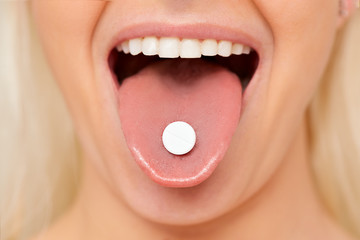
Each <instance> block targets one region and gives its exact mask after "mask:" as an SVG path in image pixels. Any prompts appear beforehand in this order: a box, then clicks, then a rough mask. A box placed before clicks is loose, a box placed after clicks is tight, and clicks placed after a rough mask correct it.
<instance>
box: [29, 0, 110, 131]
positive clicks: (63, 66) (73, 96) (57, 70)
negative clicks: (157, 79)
mask: <svg viewBox="0 0 360 240" xmlns="http://www.w3.org/2000/svg"><path fill="white" fill-rule="evenodd" d="M31 4H32V6H31V7H32V12H33V16H34V20H35V23H36V26H37V30H38V33H39V36H40V39H41V41H42V45H43V47H44V50H45V54H46V57H47V58H48V62H49V64H50V67H51V69H52V71H53V74H54V76H55V79H56V81H57V83H58V85H59V86H60V88H61V91H62V93H63V95H64V98H65V101H66V102H67V105H68V107H69V109H70V111H71V113H72V115H73V118H74V122H75V124H76V125H83V124H84V123H86V121H87V119H88V118H87V116H88V115H89V113H88V112H86V111H88V110H89V108H84V107H82V106H84V105H88V104H89V103H88V102H89V101H92V100H91V99H92V98H91V96H92V89H91V87H90V86H91V82H92V80H93V73H92V58H91V42H92V34H93V30H94V29H95V27H96V24H97V21H98V18H99V16H100V13H101V12H102V9H103V7H104V5H105V3H104V2H103V1H91V2H90V1H42V0H33V1H32V2H31ZM79 122H80V123H81V124H77V123H79Z"/></svg>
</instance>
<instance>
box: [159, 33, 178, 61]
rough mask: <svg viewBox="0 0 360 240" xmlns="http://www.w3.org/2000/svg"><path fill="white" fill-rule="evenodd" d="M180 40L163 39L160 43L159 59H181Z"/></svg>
mask: <svg viewBox="0 0 360 240" xmlns="http://www.w3.org/2000/svg"><path fill="white" fill-rule="evenodd" d="M179 44H180V40H179V39H178V38H172V37H163V38H160V41H159V57H161V58H177V57H179Z"/></svg>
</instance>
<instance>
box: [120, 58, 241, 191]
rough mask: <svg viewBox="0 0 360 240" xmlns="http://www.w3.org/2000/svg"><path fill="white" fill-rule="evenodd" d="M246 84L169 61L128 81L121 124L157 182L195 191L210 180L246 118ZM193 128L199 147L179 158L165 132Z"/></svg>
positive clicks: (199, 65) (197, 63)
mask: <svg viewBox="0 0 360 240" xmlns="http://www.w3.org/2000/svg"><path fill="white" fill-rule="evenodd" d="M241 92H242V89H241V84H240V80H239V79H238V77H237V76H236V75H235V74H233V73H231V72H229V71H228V70H227V69H225V68H223V67H220V66H217V65H214V64H211V63H207V62H205V61H203V60H200V59H197V60H165V61H160V62H157V63H155V64H152V65H150V66H148V67H146V68H144V69H143V70H142V71H140V72H139V73H138V74H136V75H134V76H132V77H129V78H127V79H125V80H124V82H123V83H122V85H121V87H120V90H119V102H120V119H121V124H122V128H123V132H124V135H125V139H126V141H127V144H128V147H129V149H130V151H131V152H132V154H133V156H134V158H135V160H136V162H137V163H138V164H139V166H140V167H141V168H142V169H143V170H144V171H145V173H146V174H147V175H148V176H149V177H150V178H151V179H152V180H154V181H155V182H157V183H159V184H161V185H164V186H169V187H190V186H194V185H197V184H199V183H201V182H202V181H204V180H205V179H207V178H208V177H209V176H210V174H211V173H212V172H213V171H214V170H215V168H216V166H217V165H218V163H219V162H220V161H221V159H222V158H223V157H224V155H225V152H226V150H227V149H228V147H229V144H230V141H231V138H232V135H233V134H234V131H235V129H236V126H237V124H238V121H239V117H240V110H241V98H242V96H241ZM174 121H184V122H187V123H189V124H190V125H191V126H192V127H193V128H194V130H195V132H196V136H197V139H196V144H195V147H194V148H193V149H192V150H191V151H190V152H189V153H187V154H185V155H182V156H176V155H173V154H171V153H170V152H168V151H167V150H166V149H165V147H164V146H163V143H162V133H163V131H164V129H165V127H166V126H167V125H168V124H170V123H172V122H174Z"/></svg>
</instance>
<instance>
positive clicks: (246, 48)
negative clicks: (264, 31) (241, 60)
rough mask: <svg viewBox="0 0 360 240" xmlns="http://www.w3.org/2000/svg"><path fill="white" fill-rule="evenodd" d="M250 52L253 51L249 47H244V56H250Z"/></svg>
mask: <svg viewBox="0 0 360 240" xmlns="http://www.w3.org/2000/svg"><path fill="white" fill-rule="evenodd" d="M250 51H251V48H250V47H249V46H244V49H243V53H244V54H249V53H250Z"/></svg>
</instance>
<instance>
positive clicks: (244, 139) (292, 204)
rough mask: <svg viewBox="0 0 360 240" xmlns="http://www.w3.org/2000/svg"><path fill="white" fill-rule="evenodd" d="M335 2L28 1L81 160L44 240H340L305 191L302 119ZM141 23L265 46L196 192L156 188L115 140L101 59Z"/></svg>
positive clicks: (117, 127) (335, 18) (111, 95)
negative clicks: (244, 36) (226, 143)
mask: <svg viewBox="0 0 360 240" xmlns="http://www.w3.org/2000/svg"><path fill="white" fill-rule="evenodd" d="M338 5H339V4H338V1H335V0H331V1H329V0H316V1H314V0H301V1H285V0H274V1H265V0H252V1H251V0H247V1H234V0H222V1H162V0H146V1H145V0H141V1H140V0H131V1H130V0H122V1H112V2H105V1H40V0H34V1H33V2H32V10H33V15H34V18H35V22H36V25H37V28H38V32H39V35H40V38H41V40H42V43H43V46H44V49H45V53H46V55H47V57H48V60H49V64H50V67H51V68H52V70H53V73H54V76H55V79H56V81H57V83H58V85H59V87H60V89H61V91H62V93H63V95H64V98H65V100H66V102H67V104H68V107H69V110H70V112H71V115H72V117H73V121H74V125H75V127H76V131H77V134H78V136H79V140H80V143H81V147H82V153H83V154H82V155H83V163H84V171H83V175H82V176H83V179H82V180H83V181H82V182H83V184H82V186H81V190H80V193H79V195H78V198H77V200H76V202H75V204H74V206H73V208H72V209H71V210H70V211H69V212H68V213H67V214H65V217H64V218H63V219H62V220H61V221H60V222H59V223H58V224H57V225H56V226H55V227H54V228H53V230H51V231H50V233H49V235H46V236H52V237H49V238H53V237H54V236H58V237H59V236H62V237H64V236H66V239H72V238H77V239H80V238H87V239H92V238H94V239H95V238H97V239H101V237H102V238H103V239H105V238H104V237H106V238H109V239H111V238H113V237H114V238H115V237H118V239H119V238H122V239H124V237H126V239H145V238H144V236H146V239H180V238H186V239H192V238H193V239H220V238H223V239H233V238H235V239H238V238H239V237H243V239H267V238H265V236H273V237H272V238H271V239H286V238H287V239H294V236H296V237H299V239H300V238H301V237H302V239H305V238H304V237H307V239H312V238H314V239H325V238H324V237H325V236H326V239H335V238H337V239H347V238H345V235H343V233H341V231H340V230H335V229H337V227H336V226H335V225H334V224H333V223H331V221H330V220H329V218H328V217H327V214H326V212H325V211H324V209H323V208H322V206H321V203H319V201H318V199H317V196H316V193H315V191H314V189H313V183H312V182H311V175H310V170H309V166H308V162H307V160H308V157H309V156H308V138H307V134H306V123H305V120H304V119H305V110H306V108H307V106H308V104H309V102H310V100H311V98H312V96H313V94H314V93H315V91H316V88H317V86H318V84H319V81H320V77H321V74H322V72H323V71H324V68H325V66H326V63H327V60H328V58H329V54H330V52H331V48H332V44H333V41H334V38H335V35H336V31H337V28H338V25H339V15H338ZM324 6H326V7H324ZM149 21H151V24H153V25H155V26H156V24H162V23H164V22H166V23H167V24H170V25H173V26H175V28H181V27H182V26H187V25H191V24H194V23H196V24H208V25H211V26H213V25H217V26H220V27H221V28H227V29H230V30H229V31H243V32H245V33H246V31H247V30H248V31H254V30H251V29H256V31H255V32H256V33H255V35H257V36H261V37H260V38H259V39H255V41H258V42H260V43H261V44H260V46H261V47H260V48H259V52H258V53H259V55H260V64H259V67H258V71H259V76H258V77H257V80H256V82H255V83H254V84H252V85H251V86H250V85H249V86H250V87H249V88H248V89H247V93H246V94H247V95H246V106H245V108H244V109H243V114H242V116H241V121H240V123H239V125H238V127H237V129H236V132H235V134H234V136H233V138H232V142H231V145H230V147H229V149H228V151H227V153H226V156H225V158H224V159H223V161H222V162H221V163H220V164H219V166H218V167H217V169H216V170H215V171H214V173H213V174H212V175H211V176H210V177H209V178H208V179H207V180H206V181H204V182H202V183H200V184H199V185H197V186H194V187H190V188H168V187H164V186H161V185H159V184H157V183H155V182H153V181H152V180H151V179H150V178H149V177H148V176H147V175H145V174H144V172H143V171H142V170H141V169H140V168H139V167H138V165H137V164H136V163H135V162H134V160H133V158H132V156H131V154H130V151H129V149H128V148H127V145H126V142H125V139H124V136H123V132H122V128H121V122H120V120H119V113H118V105H117V104H118V102H117V100H116V99H117V91H116V89H115V86H114V84H113V79H112V78H111V76H110V73H109V67H108V65H107V54H108V50H109V46H110V42H111V41H113V38H114V35H115V34H116V32H121V31H122V30H124V29H129V28H130V29H131V27H133V26H136V25H138V24H140V23H144V22H145V23H146V22H149ZM120 37H121V36H120ZM178 37H182V36H178ZM289 219H292V221H289ZM308 219H314V221H308ZM271 223H273V225H272V224H271ZM314 223H315V224H314ZM134 225H136V226H137V228H136V229H135V228H134V227H133V226H134ZM254 229H257V230H256V231H254ZM51 232H52V233H53V234H51ZM55 233H56V234H55ZM142 234H144V235H142ZM100 236H101V237H100ZM226 236H228V238H226ZM274 236H278V237H276V238H275V237H274ZM236 237H237V238H236ZM289 237H293V238H289ZM339 237H341V238H339ZM59 238H60V237H59ZM63 239H64V238H63Z"/></svg>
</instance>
